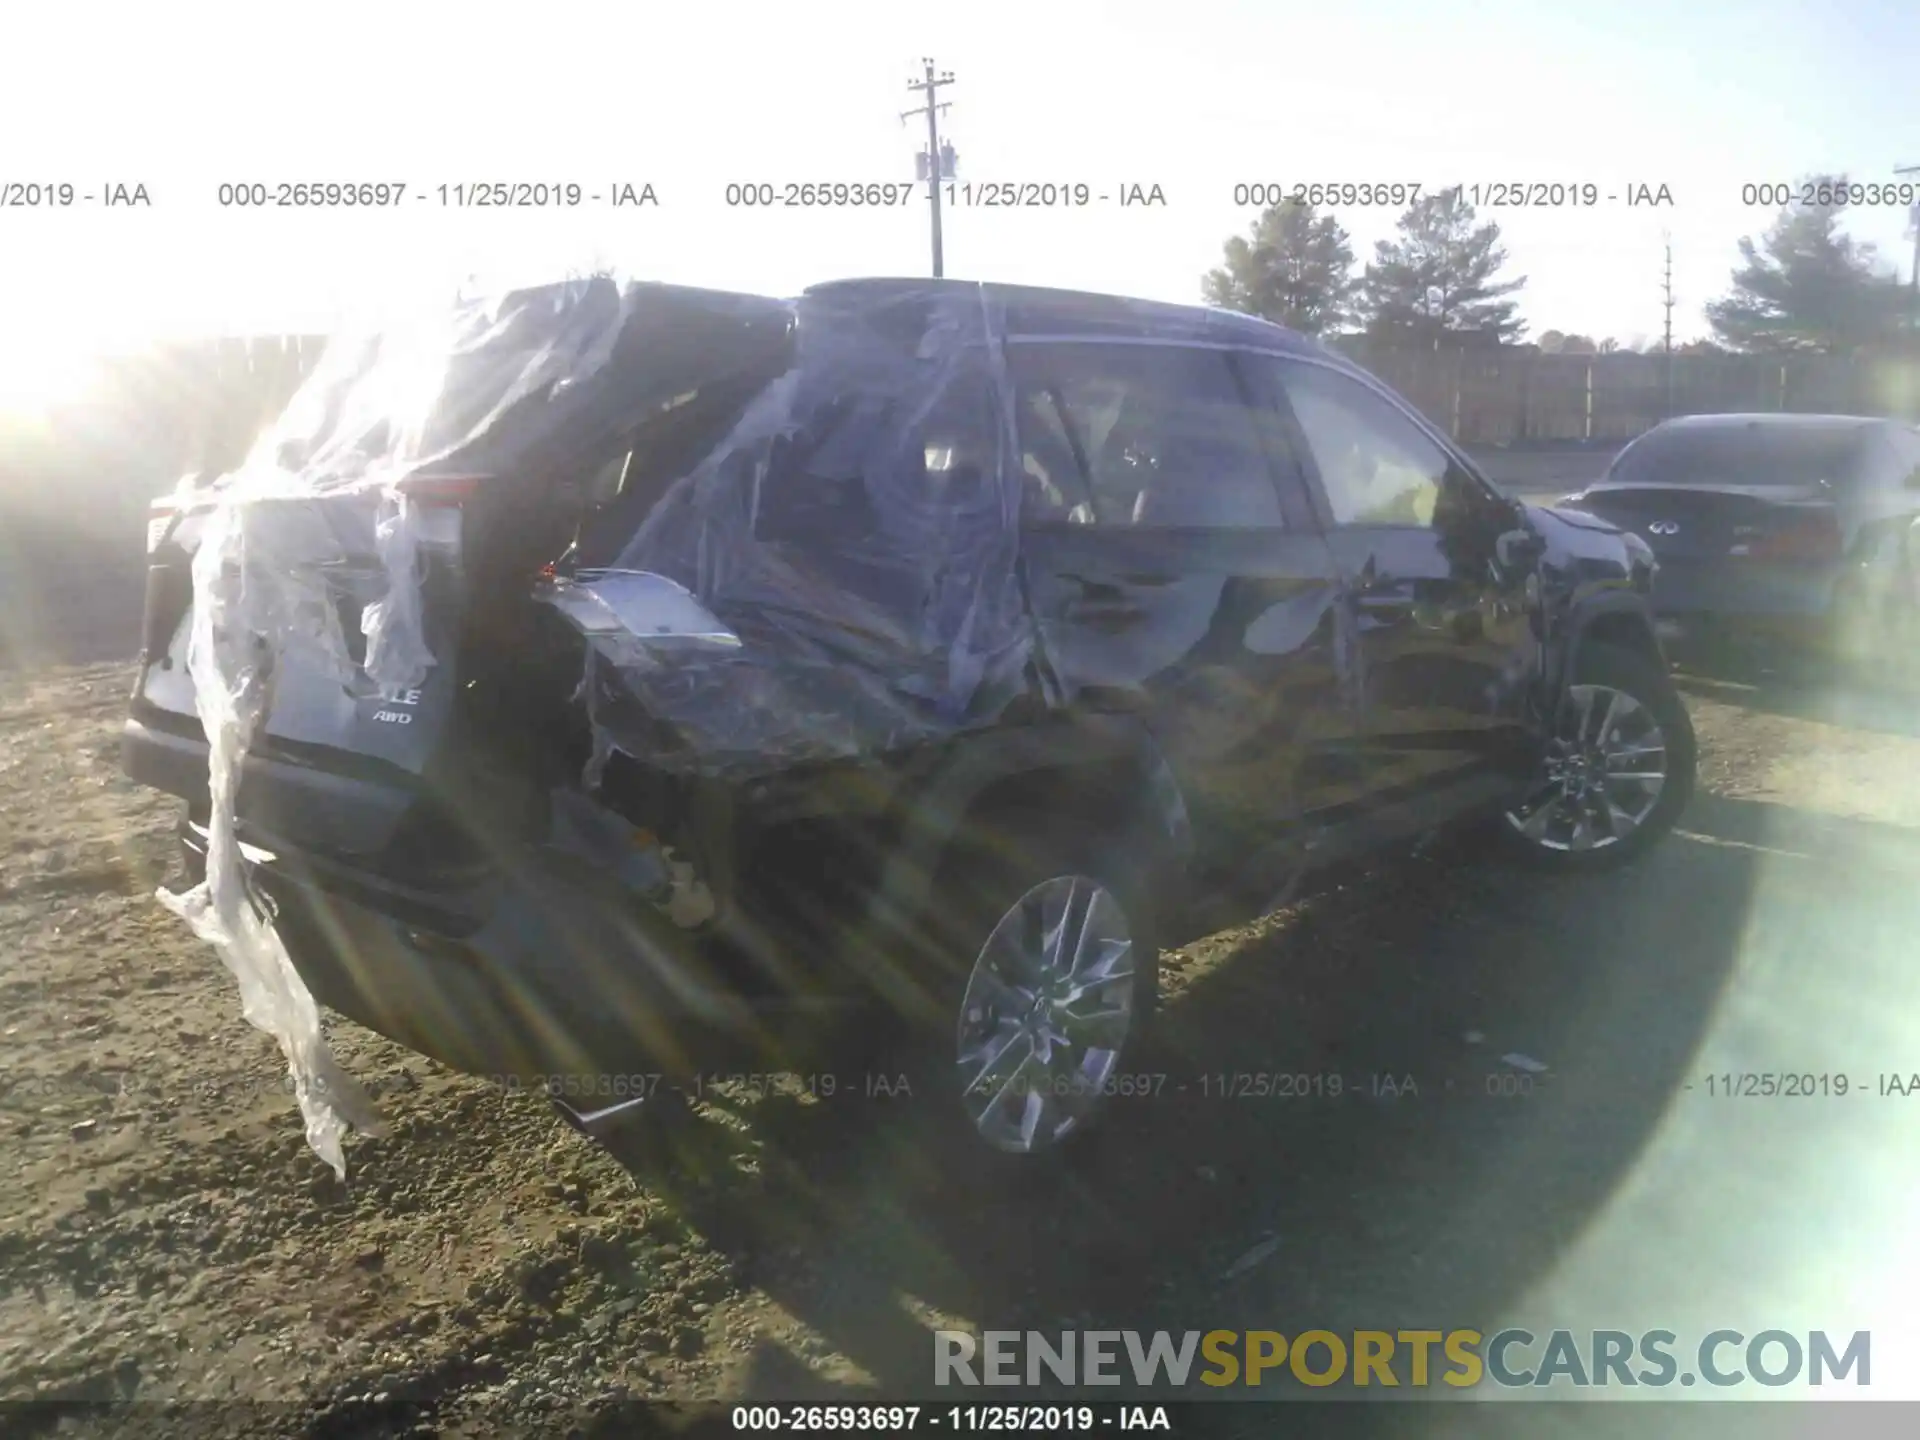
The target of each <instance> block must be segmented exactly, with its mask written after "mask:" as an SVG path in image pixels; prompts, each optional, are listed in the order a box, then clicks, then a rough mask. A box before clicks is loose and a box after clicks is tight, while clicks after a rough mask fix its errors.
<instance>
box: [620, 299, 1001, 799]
mask: <svg viewBox="0 0 1920 1440" xmlns="http://www.w3.org/2000/svg"><path fill="white" fill-rule="evenodd" d="M794 306H795V316H796V328H795V360H794V364H793V366H792V368H790V369H789V370H788V371H787V372H786V373H785V374H783V375H781V376H780V377H779V378H778V379H777V380H775V381H773V382H772V383H771V384H769V385H767V386H766V387H765V389H763V390H762V391H761V392H760V394H759V395H758V397H757V398H756V399H755V400H754V401H752V403H750V404H749V405H748V406H747V407H746V408H745V409H744V411H743V412H742V413H741V415H740V417H739V419H738V420H737V422H736V423H735V424H734V426H733V428H732V430H731V432H730V433H729V434H728V435H727V436H726V438H725V439H724V440H723V441H722V442H721V443H720V444H719V445H718V446H717V447H715V448H714V449H713V450H712V451H711V452H710V453H709V454H708V455H707V456H706V458H705V459H704V460H703V461H701V462H700V463H699V464H697V465H696V466H694V467H693V468H692V469H690V470H689V471H688V472H687V473H686V474H685V475H683V476H682V477H680V478H679V479H678V480H676V481H675V482H674V483H673V484H672V485H671V486H670V487H669V488H668V489H667V491H666V493H665V494H664V496H663V497H662V499H661V501H660V502H659V504H658V505H657V506H656V507H655V508H654V510H653V512H652V513H651V514H650V515H649V516H648V517H647V519H646V520H645V522H644V523H643V524H642V525H641V526H640V528H639V529H638V531H637V532H636V533H635V535H634V537H633V539H632V540H631V542H630V543H629V544H628V545H627V546H626V548H625V550H624V552H623V553H622V554H621V556H620V558H619V562H618V563H619V566H620V567H621V568H622V569H628V570H636V571H649V572H653V573H656V574H659V575H664V576H666V577H668V578H670V579H672V580H674V581H677V582H678V583H679V584H680V585H683V586H685V587H686V589H687V590H689V591H690V592H691V593H692V594H693V595H694V596H695V597H696V598H697V599H698V600H699V601H700V602H701V604H703V605H704V606H706V607H707V608H708V609H709V610H710V611H711V612H712V613H713V614H714V615H715V616H717V617H718V618H719V619H720V620H721V621H722V622H723V623H724V624H725V625H726V627H727V628H728V629H730V630H731V631H732V632H733V633H734V634H736V635H738V636H739V638H740V640H741V643H740V645H739V646H737V647H734V648H720V647H714V648H711V649H709V650H706V651H703V652H693V653H685V652H683V653H680V654H676V655H674V656H673V658H672V659H671V661H670V662H668V663H635V662H633V661H632V660H631V659H627V660H624V661H623V660H621V659H619V658H616V657H615V656H614V655H613V654H612V653H611V651H610V648H609V647H608V646H607V645H605V644H600V645H597V646H595V647H593V648H592V649H590V651H589V658H588V664H587V674H586V676H585V678H584V681H583V690H584V693H585V696H586V699H587V704H588V707H589V713H590V715H591V717H592V720H593V723H594V727H595V731H596V737H597V740H598V742H599V743H598V744H597V745H596V755H597V757H599V758H603V757H604V753H605V751H606V750H607V749H609V748H615V749H620V750H623V751H626V752H628V753H630V754H634V755H636V756H638V757H641V758H643V759H645V761H646V762H647V763H648V764H649V765H652V766H655V767H657V768H660V769H663V770H667V771H683V772H691V773H698V774H702V775H707V776H721V777H726V778H730V779H743V778H747V777H750V776H751V775H754V774H756V773H766V772H770V771H774V770H779V769H783V768H787V767H790V766H792V765H795V764H803V763H807V762H812V761H822V760H831V759H845V758H851V757H859V756H871V755H875V754H878V753H881V752H885V751H887V750H891V749H895V748H898V747H901V746H905V745H909V744H914V743H920V742H924V741H927V740H930V739H937V738H941V737H944V736H947V735H951V734H953V733H955V732H957V731H960V730H963V729H966V728H970V727H972V726H974V725H979V724H985V723H990V722H991V721H992V720H993V719H994V718H995V717H996V716H997V715H998V714H999V713H1000V711H1001V710H1002V709H1003V708H1004V707H1005V705H1006V703H1007V702H1008V701H1009V700H1011V699H1012V698H1014V697H1015V696H1017V695H1019V694H1021V693H1023V691H1024V690H1025V688H1026V684H1027V674H1028V667H1029V661H1030V659H1031V656H1032V651H1033V645H1034V635H1033V632H1032V627H1031V624H1030V621H1029V618H1028V612H1027V609H1026V606H1025V604H1024V603H1023V596H1022V591H1021V583H1020V577H1019V568H1018V561H1019V525H1018V521H1019V507H1020V486H1021V476H1020V462H1019V448H1018V444H1017V441H1016V439H1015V434H1014V426H1013V412H1012V400H1011V396H1010V393H1009V389H1008V386H1007V385H1006V383H1005V379H1004V375H1003V373H1002V364H1003V362H1002V351H1001V341H1002V331H1003V326H1002V322H1001V319H1000V316H999V313H998V311H997V309H996V308H995V304H994V302H992V301H991V300H990V298H989V297H988V295H987V293H986V291H985V290H984V289H981V288H979V287H971V286H966V287H963V286H953V285H942V286H930V287H926V288H924V289H917V288H913V287H899V288H897V289H895V290H893V291H890V292H889V293H888V294H887V295H886V296H884V297H882V298H880V299H877V300H876V299H875V298H873V297H872V296H870V295H869V296H856V297H854V298H852V299H847V298H843V296H842V295H841V294H836V293H833V292H832V291H831V290H830V291H829V292H828V293H827V294H826V295H821V294H819V293H809V294H807V295H804V296H802V297H801V298H800V299H799V300H798V301H796V302H794ZM637 638H638V641H639V645H640V648H641V649H642V650H644V649H646V644H645V637H644V636H641V637H637ZM663 742H664V743H663ZM595 768H597V767H590V774H589V779H591V778H592V772H593V770H594V769H595Z"/></svg>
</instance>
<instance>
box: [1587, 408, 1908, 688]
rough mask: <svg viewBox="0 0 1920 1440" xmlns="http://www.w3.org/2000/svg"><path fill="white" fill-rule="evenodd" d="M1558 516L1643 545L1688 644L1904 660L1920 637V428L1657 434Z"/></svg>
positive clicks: (1779, 426) (1803, 426) (1698, 429)
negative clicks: (1586, 521) (1756, 645)
mask: <svg viewBox="0 0 1920 1440" xmlns="http://www.w3.org/2000/svg"><path fill="white" fill-rule="evenodd" d="M1559 503H1560V505H1561V507H1563V508H1567V509H1573V510H1580V511H1584V512H1586V513H1588V514H1592V515H1597V516H1599V517H1601V518H1602V519H1605V520H1609V521H1611V522H1613V523H1614V524H1616V525H1618V526H1620V527H1621V528H1622V529H1625V530H1630V531H1632V532H1634V533H1635V534H1638V535H1640V536H1642V537H1644V538H1645V539H1646V541H1647V543H1648V544H1649V545H1650V546H1651V547H1652V549H1653V553H1654V557H1655V559H1656V560H1657V561H1658V562H1659V570H1658V572H1657V573H1656V575H1655V578H1654V591H1653V595H1654V607H1655V610H1656V613H1657V614H1658V615H1659V617H1660V620H1661V624H1662V630H1663V632H1664V633H1665V634H1666V635H1667V636H1668V638H1670V639H1675V640H1680V641H1703V642H1704V641H1714V640H1736V641H1737V640H1754V639H1763V640H1781V639H1784V640H1787V641H1790V642H1795V643H1797V644H1799V645H1801V646H1804V647H1808V648H1811V649H1813V650H1814V651H1816V652H1817V653H1820V654H1824V655H1828V656H1832V657H1835V658H1843V659H1847V658H1850V659H1855V660H1859V659H1867V658H1892V656H1894V655H1896V654H1901V653H1903V652H1902V651H1900V650H1898V649H1894V648H1892V647H1898V646H1902V645H1904V644H1907V643H1911V641H1912V640H1913V639H1915V638H1917V637H1920V626H1916V625H1915V624H1914V619H1915V615H1916V613H1917V612H1920V588H1917V587H1916V584H1915V574H1916V571H1920V528H1917V521H1920V428H1916V427H1915V426H1914V425H1912V424H1908V423H1905V422H1902V421H1897V420H1880V419H1869V418H1865V417H1861V416H1853V415H1689V416H1685V417H1683V418H1681V419H1676V420H1669V421H1667V422H1665V423H1664V424H1661V425H1657V426H1655V427H1654V428H1653V429H1651V430H1649V431H1648V432H1647V433H1646V434H1644V435H1642V436H1641V437H1640V438H1639V439H1637V440H1635V441H1634V442H1633V443H1632V444H1630V445H1628V446H1627V447H1626V448H1625V449H1624V450H1622V451H1621V452H1620V454H1619V455H1618V456H1617V457H1615V459H1614V462H1613V464H1612V466H1611V467H1610V468H1609V469H1608V471H1607V473H1606V475H1605V476H1604V477H1602V478H1601V479H1600V480H1599V481H1598V482H1596V483H1595V484H1593V485H1591V486H1589V487H1588V488H1587V489H1585V490H1583V491H1581V492H1579V493H1578V494H1576V495H1569V496H1567V497H1566V498H1565V499H1563V500H1562V501H1560V502H1559Z"/></svg>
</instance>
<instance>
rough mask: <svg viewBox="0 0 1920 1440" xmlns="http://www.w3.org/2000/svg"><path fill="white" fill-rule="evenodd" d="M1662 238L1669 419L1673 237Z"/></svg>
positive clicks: (1669, 412) (1669, 411)
mask: <svg viewBox="0 0 1920 1440" xmlns="http://www.w3.org/2000/svg"><path fill="white" fill-rule="evenodd" d="M1663 238H1664V239H1665V241H1666V249H1667V269H1666V275H1665V278H1664V280H1663V282H1662V288H1663V289H1664V291H1665V292H1666V293H1665V299H1664V301H1663V302H1662V303H1663V305H1664V307H1665V309H1666V312H1667V327H1666V343H1665V350H1666V356H1667V418H1668V419H1669V420H1671V419H1672V418H1673V306H1674V299H1673V237H1672V236H1671V235H1668V236H1665V237H1663Z"/></svg>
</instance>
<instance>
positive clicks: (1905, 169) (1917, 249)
mask: <svg viewBox="0 0 1920 1440" xmlns="http://www.w3.org/2000/svg"><path fill="white" fill-rule="evenodd" d="M1893 173H1894V174H1896V175H1920V165H1896V166H1894V167H1893ZM1907 213H1908V215H1909V216H1910V217H1911V219H1912V220H1913V279H1912V280H1911V281H1909V282H1908V283H1909V288H1911V289H1912V291H1913V303H1912V310H1913V314H1912V315H1911V316H1910V317H1909V320H1908V323H1909V324H1912V325H1915V326H1920V204H1916V205H1915V206H1914V207H1913V209H1912V210H1910V211H1908V212H1907Z"/></svg>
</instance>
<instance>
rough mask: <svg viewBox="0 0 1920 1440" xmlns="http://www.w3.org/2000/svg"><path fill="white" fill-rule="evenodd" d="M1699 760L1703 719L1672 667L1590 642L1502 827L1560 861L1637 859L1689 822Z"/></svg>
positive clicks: (1551, 863)
mask: <svg viewBox="0 0 1920 1440" xmlns="http://www.w3.org/2000/svg"><path fill="white" fill-rule="evenodd" d="M1694 759H1695V753H1694V736H1693V724H1692V721H1691V720H1690V719H1689V718H1688V716H1687V709H1686V705H1685V703H1684V702H1683V701H1682V700H1681V698H1680V694H1679V692H1678V691H1677V690H1676V689H1675V688H1674V684H1673V680H1672V677H1670V676H1669V675H1668V674H1667V672H1666V671H1665V669H1664V668H1662V667H1661V666H1660V665H1658V664H1656V663H1654V662H1653V661H1651V660H1649V659H1648V658H1646V657H1645V656H1643V655H1640V654H1638V653H1637V652H1635V651H1632V650H1627V649H1623V648H1622V647H1620V646H1617V645H1608V644H1601V643H1588V644H1585V645H1582V646H1581V647H1580V650H1579V653H1578V654H1577V656H1576V657H1575V662H1574V675H1573V682H1572V684H1570V685H1569V686H1568V687H1567V693H1566V695H1565V696H1564V697H1563V699H1562V701H1561V705H1560V713H1559V715H1558V716H1557V717H1556V722H1555V725H1554V730H1553V734H1552V735H1551V736H1550V737H1549V739H1548V742H1547V746H1546V751H1545V754H1544V755H1543V757H1542V760H1541V765H1540V768H1539V771H1538V773H1537V774H1536V775H1535V776H1534V779H1533V782H1532V784H1531V785H1530V786H1529V788H1528V790H1527V792H1526V793H1525V794H1523V796H1522V797H1521V799H1520V801H1519V802H1518V803H1517V804H1516V805H1514V806H1513V807H1512V808H1511V809H1510V810H1508V811H1506V812H1505V814H1504V815H1503V817H1502V823H1501V826H1500V830H1501V833H1502V834H1503V835H1504V836H1505V839H1506V842H1507V845H1508V848H1509V849H1510V850H1512V851H1514V852H1515V853H1517V854H1519V855H1520V856H1522V857H1523V858H1525V859H1527V860H1529V861H1532V862H1534V863H1536V864H1540V865H1544V866H1547V867H1550V868H1555V869H1564V870H1584V869H1593V868H1598V867H1602V866H1606V865H1611V864H1617V863H1620V862H1622V861H1625V860H1628V859H1631V858H1632V857H1633V856H1635V855H1638V854H1640V853H1641V852H1643V851H1644V850H1646V849H1647V847H1648V846H1650V845H1652V844H1654V843H1655V842H1656V841H1657V840H1659V839H1660V837H1661V836H1663V835H1665V834H1666V833H1667V832H1668V831H1669V830H1671V829H1672V828H1673V826H1674V822H1675V821H1676V820H1678V819H1679V817H1680V812H1681V811H1682V810H1683V809H1684V808H1685V807H1686V803H1687V800H1688V798H1689V797H1690V796H1691V794H1692V793H1693V779H1694Z"/></svg>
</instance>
